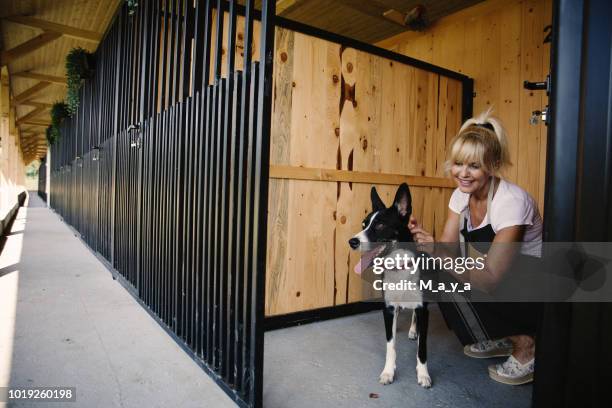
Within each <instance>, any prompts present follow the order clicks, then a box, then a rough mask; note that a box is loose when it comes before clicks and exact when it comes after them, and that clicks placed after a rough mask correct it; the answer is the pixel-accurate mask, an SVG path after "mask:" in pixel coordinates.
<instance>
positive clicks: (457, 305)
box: [439, 181, 540, 345]
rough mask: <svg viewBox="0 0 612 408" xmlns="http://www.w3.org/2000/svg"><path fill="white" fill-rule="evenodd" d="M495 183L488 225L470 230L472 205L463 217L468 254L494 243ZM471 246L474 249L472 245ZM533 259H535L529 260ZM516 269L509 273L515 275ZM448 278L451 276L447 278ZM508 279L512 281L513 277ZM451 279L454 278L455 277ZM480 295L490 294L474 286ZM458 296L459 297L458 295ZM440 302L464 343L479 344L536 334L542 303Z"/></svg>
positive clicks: (479, 296) (461, 220) (465, 250)
mask: <svg viewBox="0 0 612 408" xmlns="http://www.w3.org/2000/svg"><path fill="white" fill-rule="evenodd" d="M493 191H494V182H493V181H492V182H491V183H490V187H489V194H488V197H487V215H486V223H485V226H484V227H481V228H478V229H474V230H472V231H468V217H467V212H468V211H469V205H468V208H466V210H464V211H463V212H462V214H461V217H460V223H461V224H460V226H461V231H460V234H461V236H462V239H461V241H462V242H461V245H462V246H463V254H464V256H465V255H466V254H468V253H470V252H473V251H474V250H475V251H476V252H477V253H480V254H485V253H487V252H488V250H489V248H490V246H491V243H492V242H493V240H494V239H495V231H493V227H492V226H491V223H490V218H489V214H490V213H491V211H490V210H491V201H492V199H493ZM470 247H471V248H470ZM517 257H520V258H522V259H521V261H526V262H531V261H532V260H533V259H534V258H533V257H530V256H527V255H522V254H518V255H517ZM529 258H531V259H529ZM515 272H516V271H515V270H512V271H509V274H515ZM447 278H448V277H447ZM510 278H511V279H508V281H511V280H512V277H510ZM451 279H454V278H452V277H451ZM472 292H473V293H474V294H475V295H477V296H474V298H476V299H483V298H486V297H488V296H489V295H487V294H485V293H484V292H480V291H478V290H477V289H474V288H473V289H472ZM455 299H456V298H455ZM445 300H446V301H442V302H440V303H439V306H440V310H441V312H442V315H443V316H444V319H445V320H446V323H447V325H448V326H449V328H450V329H451V330H453V331H454V332H455V334H456V335H457V337H458V338H459V341H460V342H461V344H463V345H467V344H472V343H476V342H479V341H483V340H494V339H499V338H503V337H507V336H512V335H520V334H526V335H535V333H536V331H537V326H538V322H539V317H540V307H539V306H540V304H538V303H533V302H492V301H488V302H472V301H470V300H468V299H464V300H461V301H452V300H451V299H450V298H446V299H445Z"/></svg>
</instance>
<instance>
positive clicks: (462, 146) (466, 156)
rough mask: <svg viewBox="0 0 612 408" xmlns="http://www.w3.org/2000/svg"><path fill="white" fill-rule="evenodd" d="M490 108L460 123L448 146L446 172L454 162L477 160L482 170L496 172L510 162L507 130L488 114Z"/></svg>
mask: <svg viewBox="0 0 612 408" xmlns="http://www.w3.org/2000/svg"><path fill="white" fill-rule="evenodd" d="M492 111H493V109H492V108H489V109H487V110H486V111H484V112H482V113H481V114H480V115H478V116H476V117H473V118H471V119H468V120H466V121H465V123H464V124H463V125H462V126H461V129H459V133H458V134H457V136H455V138H454V139H453V140H452V142H451V144H450V148H449V150H448V151H449V155H448V160H447V161H446V163H445V169H446V172H447V173H448V172H449V171H450V169H451V167H452V166H453V164H454V163H455V162H459V163H478V164H479V165H480V166H481V167H482V168H483V170H484V171H486V172H487V173H489V174H492V175H496V176H497V175H499V173H500V171H501V170H503V169H504V168H505V167H507V166H510V165H512V163H511V162H510V153H509V152H508V142H507V140H506V132H505V130H504V127H503V126H502V124H501V122H500V121H499V119H497V118H495V117H493V116H491V113H492Z"/></svg>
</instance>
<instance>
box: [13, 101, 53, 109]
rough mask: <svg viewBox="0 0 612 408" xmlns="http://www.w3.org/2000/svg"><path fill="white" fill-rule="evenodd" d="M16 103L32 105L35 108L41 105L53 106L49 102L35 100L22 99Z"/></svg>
mask: <svg viewBox="0 0 612 408" xmlns="http://www.w3.org/2000/svg"><path fill="white" fill-rule="evenodd" d="M18 105H25V106H33V107H35V108H40V107H41V106H43V107H45V108H51V107H52V106H53V105H52V104H50V103H46V102H36V101H23V102H19V103H18Z"/></svg>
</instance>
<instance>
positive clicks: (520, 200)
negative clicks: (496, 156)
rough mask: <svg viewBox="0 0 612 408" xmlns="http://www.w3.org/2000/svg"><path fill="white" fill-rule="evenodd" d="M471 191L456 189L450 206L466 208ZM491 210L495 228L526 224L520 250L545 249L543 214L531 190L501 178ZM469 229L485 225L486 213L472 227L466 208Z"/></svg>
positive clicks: (538, 253) (536, 253) (537, 251)
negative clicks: (475, 225) (529, 191)
mask: <svg viewBox="0 0 612 408" xmlns="http://www.w3.org/2000/svg"><path fill="white" fill-rule="evenodd" d="M469 199H470V195H469V194H467V193H464V192H462V191H461V190H459V188H457V189H455V191H453V194H452V195H451V198H450V201H449V203H448V208H450V209H451V210H453V211H454V212H455V213H457V214H461V212H462V211H463V210H464V209H466V208H467V206H468V202H469ZM490 210H491V214H489V219H490V222H491V227H492V228H493V231H495V233H497V231H499V230H501V229H504V228H506V227H511V226H513V225H525V226H526V227H525V236H524V237H523V245H522V246H521V253H523V254H526V255H531V256H537V257H539V256H541V253H542V217H541V216H540V212H539V211H538V205H537V204H536V202H535V200H534V199H533V197H531V196H530V195H529V193H528V192H526V191H525V190H523V189H522V188H520V187H519V186H517V185H516V184H513V183H510V182H509V181H506V180H503V179H501V181H500V183H499V186H498V187H497V191H496V192H495V195H494V196H493V199H492V201H491V209H490ZM467 218H468V223H467V224H468V230H469V231H471V230H473V229H478V228H482V227H484V226H485V225H486V222H487V217H486V216H485V217H484V219H483V220H482V223H481V224H480V225H479V226H477V227H473V226H472V223H471V220H470V212H469V211H468V212H467Z"/></svg>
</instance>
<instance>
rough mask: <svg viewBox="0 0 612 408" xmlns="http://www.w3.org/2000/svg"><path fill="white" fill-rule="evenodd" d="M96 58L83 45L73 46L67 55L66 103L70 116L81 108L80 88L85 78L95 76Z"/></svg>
mask: <svg viewBox="0 0 612 408" xmlns="http://www.w3.org/2000/svg"><path fill="white" fill-rule="evenodd" d="M93 72H94V58H93V54H91V53H89V52H88V51H87V50H84V49H83V48H81V47H78V48H73V49H72V51H70V52H69V53H68V55H67V56H66V82H67V85H68V90H67V92H66V103H67V106H68V113H69V114H70V116H72V115H74V114H75V113H76V111H77V109H78V108H79V90H80V89H81V87H82V86H83V81H84V80H85V79H90V78H91V77H93Z"/></svg>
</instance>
